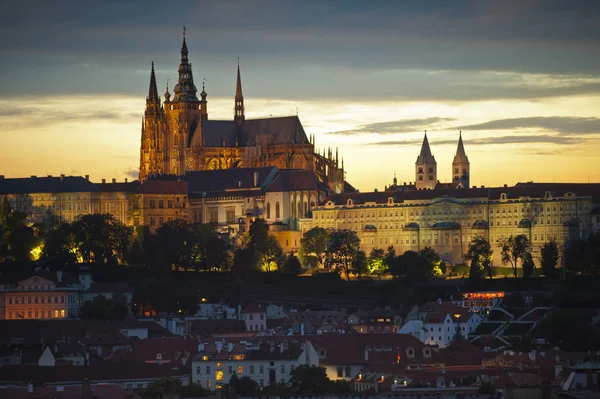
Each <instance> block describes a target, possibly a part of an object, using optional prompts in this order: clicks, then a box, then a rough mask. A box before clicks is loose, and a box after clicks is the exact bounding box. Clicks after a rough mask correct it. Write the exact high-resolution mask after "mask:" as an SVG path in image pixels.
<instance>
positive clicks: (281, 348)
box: [279, 342, 283, 353]
mask: <svg viewBox="0 0 600 399" xmlns="http://www.w3.org/2000/svg"><path fill="white" fill-rule="evenodd" d="M279 353H283V342H281V343H280V344H279Z"/></svg>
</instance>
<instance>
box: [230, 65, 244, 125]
mask: <svg viewBox="0 0 600 399" xmlns="http://www.w3.org/2000/svg"><path fill="white" fill-rule="evenodd" d="M233 119H234V120H235V124H236V125H238V127H241V126H242V125H243V124H244V120H245V119H246V117H245V115H244V96H243V95H242V78H241V77H240V61H239V59H238V67H237V84H236V87H235V106H234V117H233Z"/></svg>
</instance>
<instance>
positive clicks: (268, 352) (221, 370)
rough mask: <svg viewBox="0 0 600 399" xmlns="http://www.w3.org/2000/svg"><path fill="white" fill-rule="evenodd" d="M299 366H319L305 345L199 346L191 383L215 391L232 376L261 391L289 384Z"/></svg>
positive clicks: (289, 343) (274, 342)
mask: <svg viewBox="0 0 600 399" xmlns="http://www.w3.org/2000/svg"><path fill="white" fill-rule="evenodd" d="M301 365H308V366H318V365H319V358H318V356H317V354H316V352H315V350H314V348H313V346H312V344H311V343H310V342H307V341H295V342H288V341H283V342H281V341H266V342H262V343H258V344H254V343H250V342H247V341H244V342H241V341H240V342H235V343H234V342H227V341H216V342H211V343H200V344H198V353H197V354H196V357H195V358H194V360H193V361H192V382H194V383H197V384H200V385H202V386H203V387H205V388H207V389H211V390H214V389H218V388H221V387H222V386H223V385H225V384H227V383H228V382H229V379H230V378H231V376H233V375H234V374H235V375H237V376H238V377H249V378H251V379H253V380H254V381H256V383H257V384H258V385H259V387H260V388H263V387H265V386H267V385H270V384H275V383H288V382H289V379H290V373H291V372H292V371H293V370H294V369H295V368H297V367H299V366H301Z"/></svg>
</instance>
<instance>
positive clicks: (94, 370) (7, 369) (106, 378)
mask: <svg viewBox="0 0 600 399" xmlns="http://www.w3.org/2000/svg"><path fill="white" fill-rule="evenodd" d="M188 369H189V368H185V369H184V368H182V367H173V366H172V365H170V364H162V365H159V364H146V363H139V364H136V365H135V367H132V366H131V364H128V363H118V362H112V361H104V362H98V363H97V364H96V363H92V364H90V365H88V366H56V367H47V366H12V365H7V366H4V367H0V382H3V383H13V384H27V383H28V382H29V381H31V380H32V379H34V378H35V380H36V381H38V382H39V383H46V384H48V383H52V384H59V383H65V384H67V383H81V381H83V380H85V379H87V380H88V381H89V382H90V383H99V382H111V381H123V380H154V379H160V378H161V377H177V376H185V375H189V374H190V370H188Z"/></svg>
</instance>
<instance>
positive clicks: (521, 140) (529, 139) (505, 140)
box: [368, 135, 585, 147]
mask: <svg viewBox="0 0 600 399" xmlns="http://www.w3.org/2000/svg"><path fill="white" fill-rule="evenodd" d="M463 141H464V143H465V147H468V146H479V145H492V144H498V145H499V144H533V143H535V144H560V145H572V144H580V143H582V142H583V141H585V140H584V139H583V138H581V137H577V136H554V135H513V136H500V137H484V138H478V139H470V140H464V139H463ZM421 142H422V140H389V141H378V142H373V143H368V145H379V146H387V145H392V146H404V145H406V146H414V145H416V144H420V143H421ZM430 143H431V145H432V146H437V145H456V143H457V141H456V140H435V141H434V140H430Z"/></svg>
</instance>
